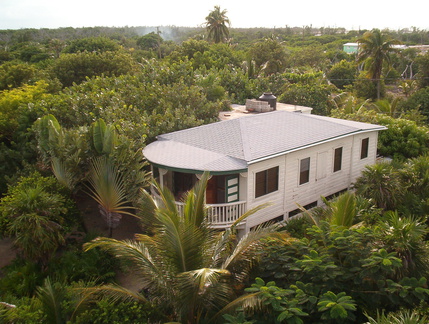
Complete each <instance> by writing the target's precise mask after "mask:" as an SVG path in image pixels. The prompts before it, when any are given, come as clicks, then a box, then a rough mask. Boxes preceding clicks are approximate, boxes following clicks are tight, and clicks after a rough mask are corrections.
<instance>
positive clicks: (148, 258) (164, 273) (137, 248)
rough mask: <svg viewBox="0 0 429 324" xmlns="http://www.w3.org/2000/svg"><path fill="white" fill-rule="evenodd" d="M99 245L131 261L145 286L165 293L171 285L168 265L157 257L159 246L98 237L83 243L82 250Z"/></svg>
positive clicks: (116, 255) (118, 256) (120, 257)
mask: <svg viewBox="0 0 429 324" xmlns="http://www.w3.org/2000/svg"><path fill="white" fill-rule="evenodd" d="M96 247H99V248H101V249H102V250H104V251H107V252H110V253H112V254H113V255H114V256H115V257H117V258H119V259H122V260H124V261H128V262H131V263H132V265H133V267H134V268H135V270H136V271H135V273H136V274H137V275H138V276H139V278H140V279H141V282H142V284H143V286H144V287H145V288H150V289H157V290H159V291H163V292H164V293H166V294H167V292H168V291H169V290H171V287H170V286H169V282H168V278H169V277H170V272H169V265H168V264H166V263H164V262H163V261H164V260H163V259H162V258H159V257H158V254H159V253H162V252H160V250H159V247H157V246H153V245H150V244H147V242H146V244H144V243H141V242H135V241H130V240H125V241H119V240H115V239H111V238H105V237H99V238H96V239H95V240H93V241H91V242H88V243H85V244H84V250H85V251H88V250H90V249H93V248H96Z"/></svg>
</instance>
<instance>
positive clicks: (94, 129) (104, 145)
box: [90, 119, 118, 155]
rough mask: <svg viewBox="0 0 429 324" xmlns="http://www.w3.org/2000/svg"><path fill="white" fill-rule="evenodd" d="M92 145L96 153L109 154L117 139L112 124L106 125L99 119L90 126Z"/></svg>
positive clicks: (116, 143)
mask: <svg viewBox="0 0 429 324" xmlns="http://www.w3.org/2000/svg"><path fill="white" fill-rule="evenodd" d="M90 132H91V138H92V141H91V143H92V145H93V148H94V150H95V152H96V153H98V154H106V155H109V154H111V153H112V152H113V150H114V149H115V147H116V146H117V145H118V139H117V135H116V132H115V128H114V127H113V125H106V123H105V122H104V120H103V119H99V120H97V121H96V122H94V123H93V124H92V125H91V128H90Z"/></svg>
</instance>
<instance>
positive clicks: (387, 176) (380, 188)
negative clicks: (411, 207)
mask: <svg viewBox="0 0 429 324" xmlns="http://www.w3.org/2000/svg"><path fill="white" fill-rule="evenodd" d="M354 187H355V189H356V193H357V194H358V195H362V196H363V197H365V198H367V199H372V200H373V202H374V204H375V205H376V206H377V208H381V209H383V210H394V209H395V208H396V206H397V205H398V203H399V202H401V201H402V198H403V196H404V193H405V190H404V189H405V188H404V184H403V183H402V182H401V179H400V174H399V172H398V171H397V169H396V168H395V167H394V166H393V165H392V164H390V163H389V162H380V163H377V164H374V165H371V166H367V167H366V168H365V170H363V171H362V175H361V176H360V177H359V178H358V179H357V180H356V182H355V184H354Z"/></svg>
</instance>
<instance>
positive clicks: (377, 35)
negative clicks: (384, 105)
mask: <svg viewBox="0 0 429 324" xmlns="http://www.w3.org/2000/svg"><path fill="white" fill-rule="evenodd" d="M358 43H359V54H358V62H360V63H362V62H365V65H366V68H367V70H368V77H369V78H370V79H372V80H373V81H374V82H375V83H376V85H377V99H380V92H381V79H380V78H381V71H382V69H383V63H385V62H387V63H390V53H392V52H394V51H395V48H394V47H393V45H396V44H399V41H398V40H396V39H393V38H391V36H390V35H389V34H388V33H386V32H382V31H380V30H379V29H373V30H372V31H368V32H366V33H365V34H363V36H362V37H361V38H359V39H358Z"/></svg>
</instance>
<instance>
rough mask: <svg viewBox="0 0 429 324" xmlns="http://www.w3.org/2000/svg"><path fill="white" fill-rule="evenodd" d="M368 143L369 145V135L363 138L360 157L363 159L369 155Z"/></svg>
mask: <svg viewBox="0 0 429 324" xmlns="http://www.w3.org/2000/svg"><path fill="white" fill-rule="evenodd" d="M368 145H369V137H367V138H364V139H363V140H362V145H361V147H360V158H361V159H364V158H366V157H368Z"/></svg>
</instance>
